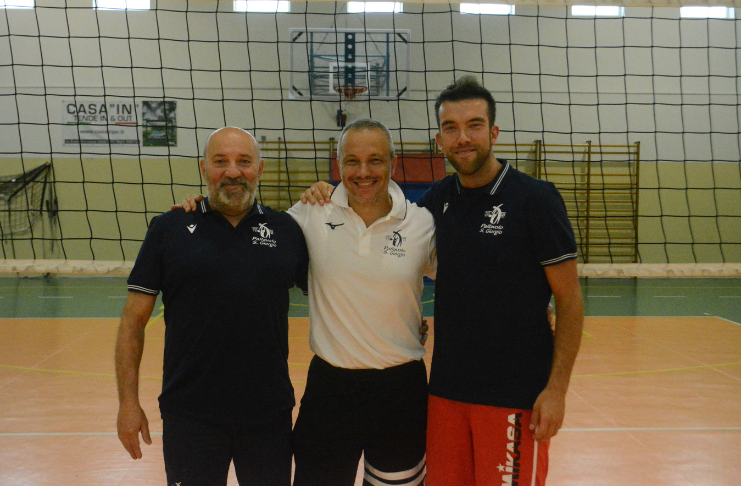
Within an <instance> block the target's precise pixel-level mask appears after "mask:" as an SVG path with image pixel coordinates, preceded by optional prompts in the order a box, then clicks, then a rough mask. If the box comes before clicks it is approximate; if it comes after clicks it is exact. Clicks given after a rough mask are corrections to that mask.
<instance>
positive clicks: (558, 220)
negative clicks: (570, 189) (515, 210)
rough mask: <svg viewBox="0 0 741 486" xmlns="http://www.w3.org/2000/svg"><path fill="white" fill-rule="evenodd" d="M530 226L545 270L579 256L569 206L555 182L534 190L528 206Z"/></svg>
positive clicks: (532, 237)
mask: <svg viewBox="0 0 741 486" xmlns="http://www.w3.org/2000/svg"><path fill="white" fill-rule="evenodd" d="M528 225H529V233H530V235H531V239H532V244H533V248H534V251H535V256H536V258H537V260H538V261H539V262H540V264H541V265H543V266H544V267H545V266H549V265H555V264H558V263H561V262H564V261H567V260H573V259H575V258H576V257H577V249H576V239H575V238H574V229H573V228H572V227H571V222H570V221H569V217H568V214H567V213H566V205H565V204H564V201H563V198H562V197H561V194H560V193H559V192H558V189H556V186H554V185H553V184H552V183H550V182H548V183H545V184H542V186H541V187H538V188H537V190H536V191H534V194H533V195H532V197H531V199H530V204H529V205H528Z"/></svg>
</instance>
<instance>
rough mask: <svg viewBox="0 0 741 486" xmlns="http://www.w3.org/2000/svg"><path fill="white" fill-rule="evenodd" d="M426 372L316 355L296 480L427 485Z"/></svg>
mask: <svg viewBox="0 0 741 486" xmlns="http://www.w3.org/2000/svg"><path fill="white" fill-rule="evenodd" d="M426 427H427V370H426V368H425V364H424V362H423V361H413V362H409V363H405V364H403V365H400V366H394V367H392V368H386V369H383V370H368V369H360V370H349V369H343V368H337V367H334V366H332V365H330V364H329V363H327V362H326V361H324V360H322V359H321V358H319V357H317V356H315V357H314V358H313V359H312V361H311V365H310V366H309V376H308V379H307V382H306V391H305V392H304V396H303V399H302V400H301V408H300V409H299V413H298V419H297V420H296V425H295V427H294V429H293V454H294V460H295V462H296V474H295V478H294V482H293V485H294V486H319V485H321V486H326V485H331V486H345V485H348V486H351V485H352V484H354V481H355V475H356V473H357V470H358V461H359V460H360V456H361V454H364V458H365V479H364V481H363V484H365V485H376V486H379V485H386V484H388V485H392V484H393V485H403V486H417V485H420V484H424V478H425V474H426V467H425V432H426Z"/></svg>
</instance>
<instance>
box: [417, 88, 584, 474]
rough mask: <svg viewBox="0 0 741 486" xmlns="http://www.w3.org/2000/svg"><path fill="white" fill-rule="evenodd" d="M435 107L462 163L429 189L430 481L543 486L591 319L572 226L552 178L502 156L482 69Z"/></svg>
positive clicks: (446, 143) (449, 152) (448, 145)
mask: <svg viewBox="0 0 741 486" xmlns="http://www.w3.org/2000/svg"><path fill="white" fill-rule="evenodd" d="M435 113H436V116H437V121H438V126H439V129H440V131H439V133H438V134H437V136H436V139H437V143H438V146H439V147H440V149H441V151H442V152H443V153H444V154H445V156H446V158H447V159H448V161H450V163H451V164H452V165H453V167H454V168H455V170H456V174H454V175H452V176H448V177H446V178H445V179H442V180H440V181H438V182H436V183H435V184H433V186H432V187H431V188H430V190H429V191H428V192H427V193H426V194H425V195H424V196H423V197H422V200H421V201H420V206H423V207H426V208H427V209H429V210H430V211H431V212H432V214H433V216H434V218H435V226H436V230H437V248H438V272H437V280H436V286H435V348H434V355H433V359H432V368H431V372H430V401H429V414H428V429H427V458H428V471H427V473H428V475H427V485H428V486H470V485H484V484H515V483H517V484H527V485H541V486H542V485H544V484H545V478H546V474H547V470H548V446H549V440H550V439H551V437H553V436H554V435H555V434H556V433H557V432H558V429H559V428H560V427H561V425H562V423H563V418H564V411H565V400H566V391H567V389H568V385H569V379H570V376H571V370H572V368H573V365H574V360H575V359H576V354H577V351H578V349H579V344H580V340H581V332H582V325H583V314H584V310H583V302H582V295H581V289H580V286H579V280H578V274H577V269H576V257H577V253H576V242H575V239H574V234H573V230H572V228H571V224H570V223H569V220H568V217H567V214H566V208H565V206H564V203H563V199H562V198H561V195H560V194H559V193H558V190H556V188H555V186H554V185H553V184H552V183H549V182H545V181H541V180H538V179H534V178H532V177H529V176H527V175H525V174H523V173H521V172H519V171H517V170H516V169H515V168H514V167H512V166H511V165H510V164H509V163H508V162H507V161H506V160H497V159H496V158H495V157H494V153H493V151H492V148H493V146H494V145H495V144H496V141H497V138H498V135H499V128H498V127H497V126H496V125H495V123H494V119H495V113H496V105H495V103H494V99H493V97H492V96H491V93H490V92H489V91H488V90H486V88H484V87H483V86H481V85H480V84H479V83H478V82H477V81H476V79H475V78H473V77H464V78H461V79H459V80H458V81H457V82H456V83H454V84H452V85H450V86H448V88H446V89H445V90H444V91H443V92H442V93H441V94H440V95H439V96H438V98H437V101H436V103H435ZM551 296H553V297H554V299H555V304H556V312H557V314H558V323H557V326H556V331H555V339H554V334H553V333H552V331H551V328H550V325H549V322H548V311H547V309H548V304H549V302H550V299H551Z"/></svg>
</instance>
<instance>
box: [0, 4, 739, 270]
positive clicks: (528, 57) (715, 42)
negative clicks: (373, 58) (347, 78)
mask: <svg viewBox="0 0 741 486" xmlns="http://www.w3.org/2000/svg"><path fill="white" fill-rule="evenodd" d="M155 3H156V6H157V8H158V10H152V11H130V12H128V13H127V12H120V11H96V10H93V9H91V8H88V7H89V4H90V0H80V1H73V0H68V1H67V2H66V5H67V7H68V8H66V9H63V8H47V7H54V6H59V2H55V1H51V0H47V1H38V2H37V5H38V7H37V8H36V9H33V10H7V11H3V10H0V147H2V149H1V150H0V151H1V152H2V157H3V158H2V160H1V161H0V175H10V174H17V173H20V172H22V171H23V170H24V169H25V170H27V169H31V168H33V167H35V166H37V165H38V164H40V163H43V162H46V161H49V160H52V159H53V162H54V169H55V176H56V180H57V181H58V183H57V188H56V189H57V194H58V198H59V209H60V213H59V223H60V227H61V231H62V233H63V236H64V238H65V242H64V246H65V250H66V257H67V258H70V259H90V258H93V257H94V258H95V259H98V260H122V259H125V260H132V259H134V258H135V257H136V253H137V251H138V247H139V240H140V239H141V238H143V235H144V232H145V231H146V222H147V221H148V219H150V218H151V217H152V216H153V215H155V214H158V213H160V212H162V211H165V210H166V209H168V207H169V205H170V204H171V203H172V201H173V200H180V199H181V197H182V196H183V195H184V194H185V193H187V192H190V191H191V190H193V189H194V188H198V185H199V183H200V176H199V174H198V169H197V155H198V154H199V153H200V152H202V150H203V142H204V140H205V139H206V137H207V136H208V134H209V133H210V132H211V131H212V130H213V129H215V128H217V127H221V126H224V125H235V126H241V127H243V128H246V129H249V130H251V131H254V133H255V135H256V136H257V138H258V139H261V138H262V137H265V139H266V140H276V139H278V138H279V137H280V138H281V139H284V140H309V141H311V140H317V141H325V140H327V139H329V138H330V137H336V136H337V134H338V132H339V129H338V128H337V126H336V122H335V113H336V111H337V109H338V108H339V105H338V103H336V102H326V101H315V102H308V101H298V100H290V99H288V95H287V91H288V90H287V86H288V72H287V70H288V57H289V43H288V42H287V36H288V29H289V28H291V27H305V26H308V27H332V26H335V25H336V26H337V27H341V28H362V27H363V26H364V25H365V27H366V28H386V29H389V28H397V29H410V31H411V38H412V42H413V44H412V47H411V53H412V57H411V59H412V65H411V70H412V74H411V85H412V90H411V92H410V96H409V99H408V100H407V99H402V100H400V101H398V102H390V101H371V102H368V101H355V102H349V103H343V105H342V108H343V109H344V110H345V111H346V112H347V113H348V119H350V120H352V119H354V118H358V117H361V116H372V117H374V118H377V119H380V120H383V121H384V122H386V123H387V124H388V125H389V127H390V128H391V129H392V132H393V134H394V137H395V138H396V139H397V140H400V141H403V142H405V143H408V142H426V141H429V140H430V138H432V137H434V133H435V131H436V125H435V119H434V113H433V110H432V103H433V102H432V100H434V97H435V95H436V94H437V93H438V92H439V91H440V90H441V89H443V88H444V87H445V86H446V85H447V84H449V83H450V82H451V81H452V80H453V79H454V77H455V76H459V75H462V74H465V73H473V74H477V75H479V76H480V75H481V72H482V71H485V72H486V74H485V75H484V78H483V79H484V83H485V85H486V86H487V87H488V88H489V89H490V90H491V91H492V92H493V93H494V95H495V98H496V99H497V100H498V103H499V104H498V117H497V124H498V125H499V126H500V127H501V129H502V132H501V135H500V142H502V143H530V142H532V141H534V140H543V142H544V143H546V144H549V143H550V144H561V143H565V144H569V143H574V144H578V143H585V142H586V141H591V142H592V143H594V144H600V143H601V144H622V145H627V144H633V143H635V142H641V160H642V164H641V179H640V187H641V191H640V199H639V200H640V206H639V216H640V218H639V240H640V242H641V243H644V244H643V245H641V247H640V252H641V256H642V261H643V262H645V263H660V262H663V261H667V260H668V261H670V262H671V263H684V262H694V261H702V262H714V261H722V259H725V261H729V262H739V261H741V244H740V243H741V234H739V233H740V232H741V224H738V221H739V219H738V218H739V217H741V191H740V190H741V180H740V179H741V170H740V169H739V164H740V163H741V162H740V161H741V156H740V155H739V150H740V149H739V147H741V137H740V136H739V133H740V130H739V118H740V114H739V113H740V112H739V96H738V93H739V83H741V81H739V77H738V68H739V63H741V59H740V58H739V47H740V44H741V40H739V39H741V37H739V35H738V33H737V32H738V30H739V21H738V20H736V21H727V20H723V21H705V20H696V21H688V20H682V21H680V20H678V16H679V9H672V8H653V9H650V8H626V16H625V18H618V19H615V18H610V19H607V18H599V19H596V20H595V19H583V18H571V17H570V16H569V15H568V14H567V9H566V8H565V7H540V8H539V7H521V6H518V7H517V14H516V15H515V16H507V17H501V16H476V15H461V14H459V13H458V12H453V13H451V12H450V6H448V5H440V6H434V5H433V6H430V5H426V6H422V5H410V4H407V5H405V6H404V11H405V13H404V14H397V15H394V16H391V15H388V14H368V15H366V16H365V17H363V16H361V15H346V14H341V15H334V13H335V11H340V12H341V11H343V9H344V4H342V3H340V4H335V3H310V4H306V3H301V2H293V3H292V13H291V14H277V15H275V14H247V15H245V14H237V13H232V12H231V2H226V1H221V2H218V3H217V2H216V1H210V0H203V1H199V2H193V1H191V2H182V1H179V0H171V1H166V0H159V1H157V2H153V5H154V4H155ZM186 6H188V8H189V9H190V10H191V11H188V12H185V11H184V10H185V8H186ZM217 8H218V10H219V12H218V13H216V10H217ZM453 9H457V5H454V6H453ZM193 10H197V11H193ZM217 41H218V42H217ZM276 41H277V42H276ZM71 66H74V67H71ZM104 95H105V96H107V97H112V98H116V99H117V98H121V99H127V98H128V99H130V98H132V97H134V96H135V97H137V98H147V97H151V98H155V99H163V98H164V99H167V100H170V99H175V100H177V124H178V126H179V127H180V128H179V129H178V142H177V146H176V147H137V146H133V147H132V146H124V145H121V146H113V145H111V146H108V145H105V146H99V147H94V146H92V147H91V146H83V147H82V149H81V148H80V147H79V146H74V145H65V144H64V143H63V139H64V136H63V130H64V128H65V127H64V126H63V124H64V119H65V118H64V111H63V110H64V109H65V106H64V104H65V103H67V102H68V100H70V99H75V100H80V101H83V102H84V100H86V99H88V98H86V97H91V98H99V97H102V96H104ZM224 100H226V101H224ZM319 163H321V164H322V168H324V165H323V164H325V162H324V161H321V162H319ZM687 188H691V189H690V190H685V189H687ZM86 209H87V211H86ZM691 215H699V216H707V215H711V216H713V215H717V216H718V217H717V218H711V219H708V218H706V217H692V216H691ZM734 218H735V219H734ZM717 233H720V234H718V235H717V238H716V234H717ZM91 237H92V238H102V239H100V240H98V239H95V240H92V241H91V240H90V238H91ZM108 239H110V240H108ZM715 239H717V241H720V240H721V239H722V240H723V241H730V242H735V244H732V245H727V246H726V247H725V249H724V251H723V254H722V255H721V251H720V247H719V245H718V244H717V243H716V242H715ZM67 240H69V241H67ZM706 240H707V241H706ZM662 241H671V242H673V243H676V242H679V243H690V242H692V241H695V242H700V243H699V244H698V245H689V246H688V245H686V244H679V245H675V244H671V245H669V246H662V245H656V244H655V243H657V242H658V243H661V242H662ZM706 243H707V244H706ZM3 244H4V245H6V244H7V242H3ZM13 252H14V254H15V257H16V258H28V257H29V255H31V254H32V252H31V250H30V244H29V245H28V248H26V247H24V245H22V244H21V245H19V244H18V243H17V242H16V244H15V245H14V248H13ZM49 252H51V253H52V254H48V255H45V258H52V257H55V256H57V257H58V256H59V245H57V246H56V249H50V250H49ZM54 253H56V254H54Z"/></svg>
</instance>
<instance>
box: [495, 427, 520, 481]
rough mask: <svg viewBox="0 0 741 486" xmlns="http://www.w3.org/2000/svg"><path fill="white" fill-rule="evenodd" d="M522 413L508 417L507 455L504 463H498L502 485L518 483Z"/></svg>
mask: <svg viewBox="0 0 741 486" xmlns="http://www.w3.org/2000/svg"><path fill="white" fill-rule="evenodd" d="M521 418H522V413H513V414H511V415H510V416H509V417H508V420H507V421H508V422H509V426H508V427H507V457H506V460H505V462H504V464H499V467H498V469H499V472H500V473H502V486H505V485H507V486H515V485H518V484H520V446H521V445H522V423H521V422H520V419H521Z"/></svg>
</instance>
